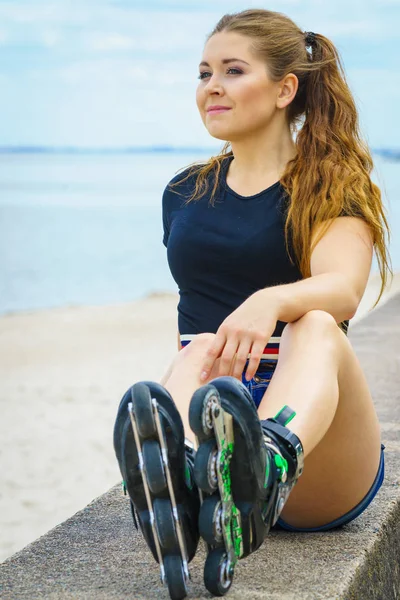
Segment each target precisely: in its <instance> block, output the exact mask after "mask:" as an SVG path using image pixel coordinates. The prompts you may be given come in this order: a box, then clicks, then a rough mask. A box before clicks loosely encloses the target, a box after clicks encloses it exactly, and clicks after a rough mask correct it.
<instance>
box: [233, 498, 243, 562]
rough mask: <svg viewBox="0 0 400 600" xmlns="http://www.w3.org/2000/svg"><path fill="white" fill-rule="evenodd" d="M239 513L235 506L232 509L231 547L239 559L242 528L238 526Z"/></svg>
mask: <svg viewBox="0 0 400 600" xmlns="http://www.w3.org/2000/svg"><path fill="white" fill-rule="evenodd" d="M239 514H240V513H239V511H238V509H237V508H236V506H235V505H233V507H232V537H233V547H234V549H235V555H236V556H237V557H238V558H240V555H241V547H242V541H243V536H242V528H241V527H240V525H239Z"/></svg>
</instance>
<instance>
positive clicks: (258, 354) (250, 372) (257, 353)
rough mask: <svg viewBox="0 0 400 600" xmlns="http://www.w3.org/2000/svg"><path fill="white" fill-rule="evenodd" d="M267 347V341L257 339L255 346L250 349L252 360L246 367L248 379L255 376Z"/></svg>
mask: <svg viewBox="0 0 400 600" xmlns="http://www.w3.org/2000/svg"><path fill="white" fill-rule="evenodd" d="M264 348H265V341H262V340H257V341H255V342H253V346H252V348H251V351H250V360H249V364H248V366H247V369H246V375H245V376H246V379H247V381H250V379H252V378H253V377H254V375H255V374H256V372H257V369H258V365H259V364H260V360H261V358H262V355H263V351H264Z"/></svg>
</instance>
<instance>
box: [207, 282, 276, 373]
mask: <svg viewBox="0 0 400 600" xmlns="http://www.w3.org/2000/svg"><path fill="white" fill-rule="evenodd" d="M278 304H279V303H278V299H277V297H276V296H274V294H273V293H271V291H270V290H269V289H265V290H260V291H258V292H255V293H254V294H252V295H251V296H250V297H249V298H247V300H245V301H244V302H243V303H242V304H241V305H240V306H239V307H238V308H237V309H236V310H234V311H233V312H232V313H231V314H230V315H229V317H227V318H226V319H225V321H224V322H223V323H222V324H221V326H220V327H219V329H218V331H217V334H216V338H215V340H214V343H213V345H212V346H211V347H210V348H209V350H208V352H207V358H206V361H205V363H204V365H203V369H202V373H201V377H200V378H201V380H202V381H205V380H206V379H207V377H208V376H209V374H210V373H211V370H212V368H213V365H214V363H215V361H216V359H217V358H219V357H220V358H221V360H220V366H219V375H220V376H221V375H232V376H233V377H236V378H237V379H240V380H241V378H242V373H243V369H244V366H245V364H246V360H247V357H248V355H249V354H251V356H250V360H249V364H248V367H247V370H246V379H247V381H249V380H250V379H251V378H252V377H254V375H255V373H256V371H257V369H258V365H259V364H260V359H261V357H262V353H263V350H264V348H265V346H266V345H267V343H268V341H269V339H270V338H271V336H272V334H273V332H274V330H275V327H276V322H277V321H278V314H279V312H278ZM235 355H236V358H235Z"/></svg>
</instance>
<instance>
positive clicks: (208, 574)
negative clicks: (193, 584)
mask: <svg viewBox="0 0 400 600" xmlns="http://www.w3.org/2000/svg"><path fill="white" fill-rule="evenodd" d="M232 580H233V569H232V567H230V566H229V565H228V555H227V553H226V551H225V548H216V549H215V550H211V552H209V553H208V556H207V559H206V562H205V565H204V585H205V586H206V588H207V589H208V591H209V592H210V593H211V594H213V595H214V596H225V594H226V593H227V592H228V591H229V589H230V587H231V585H232Z"/></svg>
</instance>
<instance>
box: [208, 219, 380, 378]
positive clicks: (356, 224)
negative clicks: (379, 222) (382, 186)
mask: <svg viewBox="0 0 400 600" xmlns="http://www.w3.org/2000/svg"><path fill="white" fill-rule="evenodd" d="M317 234H318V231H315V232H314V235H317ZM314 239H315V238H314ZM372 253H373V240H372V235H371V233H370V230H369V226H368V225H367V224H366V223H365V222H364V221H363V220H362V219H359V218H358V217H339V218H337V219H335V220H334V221H333V222H332V224H331V225H330V227H329V229H328V230H327V231H326V232H325V233H324V235H323V237H322V238H321V239H320V240H319V242H318V243H317V245H316V246H315V248H314V250H313V252H312V255H311V277H308V278H307V279H305V280H304V279H303V280H301V281H296V282H295V283H289V284H286V285H277V286H273V287H269V288H265V289H263V290H259V291H257V292H255V293H254V294H252V295H251V296H250V297H249V298H247V300H245V301H244V302H243V303H242V304H241V305H240V306H239V307H238V308H237V309H236V310H235V311H233V312H232V313H231V314H230V315H229V316H228V317H227V318H226V319H225V321H224V322H223V323H222V324H221V325H220V327H219V329H218V331H217V335H216V337H215V340H214V343H213V344H212V346H211V347H210V348H209V349H208V351H207V356H206V358H205V360H204V363H203V367H202V374H201V380H203V381H205V380H206V379H207V377H208V376H209V374H210V373H211V370H212V368H213V366H214V363H215V361H216V359H217V358H219V357H220V364H219V375H229V374H232V375H233V377H237V378H240V377H241V374H242V371H243V368H244V366H245V363H246V360H247V357H248V354H249V353H250V354H251V358H250V361H249V365H248V367H247V371H246V378H247V379H251V378H252V377H254V374H255V372H256V370H257V368H258V365H259V362H260V359H261V357H262V353H263V350H264V348H265V345H266V344H267V342H268V340H269V339H270V338H271V336H272V333H273V331H274V329H275V327H276V322H277V321H284V322H286V323H290V322H292V321H297V319H299V318H300V317H302V316H303V315H305V314H306V313H307V312H309V311H310V310H323V311H325V312H328V313H330V314H331V315H332V316H333V317H334V318H335V319H336V321H337V322H338V323H340V322H341V321H343V320H345V319H348V318H350V317H352V316H353V315H354V313H355V312H356V310H357V307H358V304H359V302H360V300H361V298H362V296H363V294H364V290H365V286H366V284H367V281H368V276H369V272H370V269H371V262H372ZM234 357H235V361H234V362H233V358H234ZM232 365H234V366H233V370H232Z"/></svg>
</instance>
